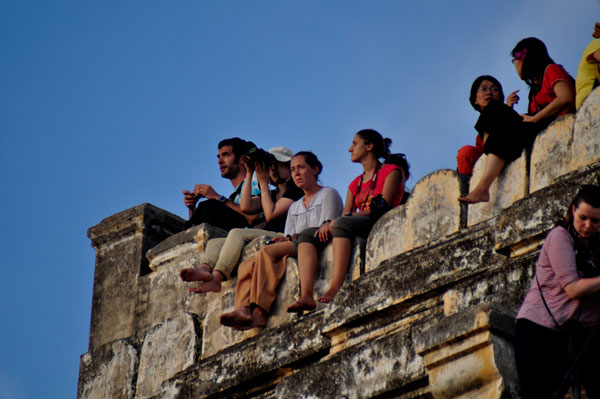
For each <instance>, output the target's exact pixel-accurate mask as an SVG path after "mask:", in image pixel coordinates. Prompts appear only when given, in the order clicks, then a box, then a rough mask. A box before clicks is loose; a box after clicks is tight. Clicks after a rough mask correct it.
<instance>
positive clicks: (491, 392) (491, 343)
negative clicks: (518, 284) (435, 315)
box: [416, 304, 519, 399]
mask: <svg viewBox="0 0 600 399" xmlns="http://www.w3.org/2000/svg"><path fill="white" fill-rule="evenodd" d="M513 325H514V319H513V318H512V317H511V316H508V315H507V314H506V312H505V311H503V310H500V309H498V308H496V307H494V306H491V305H489V304H483V305H479V306H476V307H474V308H471V309H468V310H466V311H464V312H461V313H458V314H456V315H453V316H450V317H448V318H446V319H444V320H442V321H441V322H440V323H438V324H436V325H434V326H432V327H429V328H428V329H427V330H426V331H424V332H423V333H422V334H419V335H418V338H417V345H416V346H417V352H418V353H419V355H421V356H422V357H423V360H424V363H425V368H426V369H427V371H428V373H429V386H430V389H431V393H432V394H433V396H434V398H436V399H451V398H452V399H457V398H461V399H471V398H473V399H475V398H489V399H492V398H503V399H506V398H518V397H519V393H518V381H517V375H516V368H515V361H514V353H513V346H512V342H511V341H512V335H513Z"/></svg>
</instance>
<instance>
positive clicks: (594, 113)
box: [571, 88, 600, 170]
mask: <svg viewBox="0 0 600 399" xmlns="http://www.w3.org/2000/svg"><path fill="white" fill-rule="evenodd" d="M571 161H572V162H573V163H572V165H571V169H573V170H575V169H579V168H581V167H582V166H586V165H589V164H591V163H594V162H597V161H600V89H598V88H596V89H594V90H593V91H592V92H591V93H590V95H589V96H588V97H587V98H586V99H585V101H584V102H583V104H582V105H581V107H580V108H579V110H577V115H576V118H575V127H574V128H573V146H572V152H571Z"/></svg>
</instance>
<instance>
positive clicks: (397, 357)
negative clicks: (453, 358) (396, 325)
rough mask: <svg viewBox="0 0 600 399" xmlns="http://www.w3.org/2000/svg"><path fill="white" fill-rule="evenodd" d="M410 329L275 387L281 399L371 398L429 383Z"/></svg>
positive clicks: (343, 354) (352, 350) (371, 342)
mask: <svg viewBox="0 0 600 399" xmlns="http://www.w3.org/2000/svg"><path fill="white" fill-rule="evenodd" d="M413 341H414V337H413V336H412V335H411V333H410V329H409V328H404V329H399V330H394V331H391V332H389V333H388V334H384V335H380V336H378V337H375V338H373V339H371V340H368V341H365V342H362V343H360V344H358V345H355V346H353V347H350V348H348V349H346V350H344V351H342V352H339V353H336V354H335V355H334V356H332V357H330V358H327V359H326V360H323V361H321V362H319V363H317V364H313V365H310V366H307V367H304V368H302V369H301V370H299V371H298V372H296V373H293V374H291V375H290V376H287V377H284V378H283V379H282V381H281V383H279V384H278V385H277V387H276V397H277V398H279V399H303V398H320V399H338V398H348V399H357V398H371V397H378V395H381V394H385V393H386V392H389V391H392V390H394V389H398V388H400V387H405V386H409V387H410V388H408V387H407V388H406V390H405V391H403V392H404V393H405V394H406V395H407V396H402V397H410V396H409V393H411V391H413V390H422V387H423V386H424V385H425V384H426V379H425V372H424V368H423V361H422V359H421V358H420V357H419V356H417V355H416V353H415V350H414V348H413Z"/></svg>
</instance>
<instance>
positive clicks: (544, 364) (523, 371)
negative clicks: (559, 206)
mask: <svg viewBox="0 0 600 399" xmlns="http://www.w3.org/2000/svg"><path fill="white" fill-rule="evenodd" d="M599 230H600V187H598V186H592V185H585V186H582V188H581V189H580V190H579V192H578V193H577V195H576V196H575V198H574V199H573V201H572V202H571V204H570V205H569V208H568V209H567V214H566V216H565V218H564V220H563V221H561V222H559V223H557V224H556V225H555V227H554V228H553V229H552V230H551V231H550V233H549V234H548V236H547V237H546V240H545V242H544V246H543V247H542V252H541V254H540V257H539V259H538V261H537V264H536V269H535V276H534V278H533V281H532V282H531V287H530V288H529V291H528V292H527V295H526V297H525V300H524V302H523V304H522V305H521V309H520V310H519V313H518V315H517V322H516V331H515V357H516V361H517V373H518V375H519V383H520V385H521V389H522V394H523V398H536V399H544V398H552V397H553V395H554V393H555V392H556V391H557V390H559V387H561V383H562V382H563V380H564V377H565V375H566V374H567V372H568V371H569V369H570V367H571V365H572V364H573V360H574V358H575V355H577V353H579V352H580V351H581V348H582V346H584V345H586V343H587V346H586V347H585V348H584V350H583V351H581V353H582V355H583V356H582V357H581V359H580V360H581V361H580V362H579V365H578V370H579V372H578V377H579V381H580V382H581V383H582V385H583V387H584V388H585V390H586V393H587V396H588V398H590V399H593V398H600V378H599V377H600V372H599V370H600V332H599V329H598V325H600V235H599V233H598V231H599ZM573 330H575V331H578V333H577V335H576V336H575V338H571V337H573V334H571V333H569V331H573ZM571 344H572V345H571ZM570 346H571V347H572V349H573V350H572V351H571V353H570V350H569V348H570ZM565 387H566V388H568V387H569V385H568V384H565ZM560 389H563V388H560ZM565 393H566V391H565ZM563 396H564V394H563ZM563 396H560V397H561V398H562V397H563Z"/></svg>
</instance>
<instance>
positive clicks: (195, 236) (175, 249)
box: [146, 223, 227, 270]
mask: <svg viewBox="0 0 600 399" xmlns="http://www.w3.org/2000/svg"><path fill="white" fill-rule="evenodd" d="M225 236H227V231H225V230H223V229H220V228H218V227H214V226H211V225H210V224H207V223H203V224H200V225H198V226H193V227H190V228H189V229H187V230H185V231H182V232H181V233H179V234H175V235H173V236H171V237H169V238H167V239H166V240H164V241H163V242H161V243H160V244H158V245H157V246H155V247H154V248H152V249H150V250H149V251H148V252H146V258H147V259H148V260H149V261H150V268H151V269H152V270H157V269H158V268H160V267H162V266H163V265H169V264H172V263H175V262H179V263H181V262H182V261H183V260H185V261H187V262H188V263H189V264H190V265H189V266H187V267H194V266H195V265H196V264H197V263H198V261H199V260H200V256H201V255H202V253H203V252H204V249H205V248H206V243H207V242H208V240H210V239H211V238H217V237H225Z"/></svg>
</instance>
